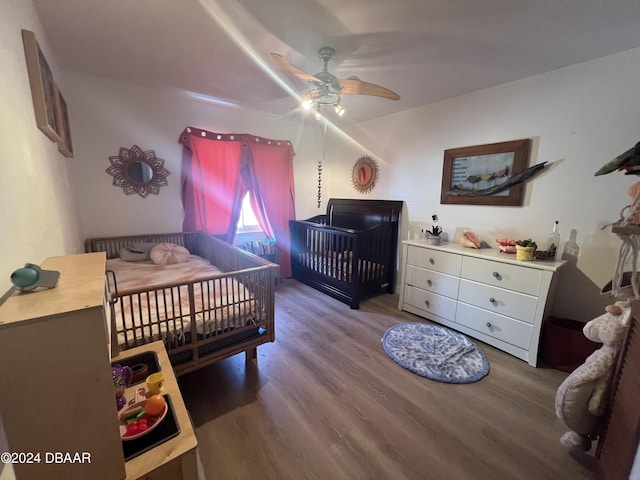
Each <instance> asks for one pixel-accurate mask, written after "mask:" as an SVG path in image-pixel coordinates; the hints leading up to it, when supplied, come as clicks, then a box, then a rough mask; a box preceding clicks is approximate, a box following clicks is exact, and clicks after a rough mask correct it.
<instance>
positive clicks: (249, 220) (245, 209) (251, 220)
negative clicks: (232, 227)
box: [236, 192, 262, 233]
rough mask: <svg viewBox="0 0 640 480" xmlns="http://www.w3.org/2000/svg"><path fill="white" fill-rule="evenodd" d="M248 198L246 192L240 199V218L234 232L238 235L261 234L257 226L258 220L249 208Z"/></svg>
mask: <svg viewBox="0 0 640 480" xmlns="http://www.w3.org/2000/svg"><path fill="white" fill-rule="evenodd" d="M249 198H250V197H249V192H247V194H246V195H245V196H244V198H243V199H242V210H241V211H240V218H239V219H238V227H237V230H236V231H237V232H238V233H248V232H262V229H261V228H260V225H258V219H257V218H256V216H255V214H254V213H253V209H252V208H251V202H250V200H249Z"/></svg>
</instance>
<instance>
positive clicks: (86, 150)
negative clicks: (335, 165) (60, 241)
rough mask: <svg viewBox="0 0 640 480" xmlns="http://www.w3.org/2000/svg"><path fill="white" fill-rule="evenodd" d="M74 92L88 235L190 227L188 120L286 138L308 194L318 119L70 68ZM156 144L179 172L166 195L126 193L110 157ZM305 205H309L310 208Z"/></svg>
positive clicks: (78, 172)
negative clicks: (184, 141)
mask: <svg viewBox="0 0 640 480" xmlns="http://www.w3.org/2000/svg"><path fill="white" fill-rule="evenodd" d="M65 80H66V83H67V84H68V85H70V89H69V90H70V91H72V94H70V95H69V98H67V102H68V103H69V109H70V111H71V115H72V117H73V118H74V119H75V120H76V121H75V122H74V125H73V127H74V131H73V138H74V148H75V151H76V157H77V159H78V161H77V162H76V163H75V164H74V168H73V173H72V178H73V187H74V189H75V191H76V194H77V197H78V199H79V206H78V209H79V215H80V225H81V233H82V236H83V238H87V237H92V236H101V235H106V236H111V235H124V234H135V233H162V232H178V231H181V230H182V220H183V210H182V203H181V198H180V164H181V158H182V146H181V145H180V144H179V143H178V138H179V136H180V133H181V132H182V130H183V129H184V128H185V127H187V126H192V127H197V128H202V129H205V130H210V131H215V132H222V133H251V134H254V135H259V136H262V137H267V138H274V139H285V140H290V141H291V142H292V143H293V146H294V149H295V151H296V156H295V157H294V171H295V174H296V192H297V194H298V195H299V196H304V194H305V192H306V191H308V190H309V188H310V184H313V182H314V178H315V176H314V175H315V173H314V172H313V169H314V168H315V163H314V162H315V160H314V155H315V152H316V151H318V149H319V143H318V142H319V138H320V137H319V136H318V135H317V132H316V131H317V129H316V128H315V126H314V125H313V124H305V123H300V122H295V121H291V120H288V119H281V118H278V117H274V116H271V115H266V114H261V113H257V112H250V111H247V110H241V109H236V108H230V107H222V106H218V105H214V104H211V103H205V102H202V101H197V100H191V99H187V98H183V97H181V96H177V95H173V94H169V93H165V92H160V91H154V90H149V89H144V88H139V87H134V86H131V85H126V84H122V83H116V82H112V81H109V80H105V79H99V78H94V77H88V76H84V75H78V74H72V73H67V74H66V78H65ZM133 145H138V146H139V147H140V148H142V149H143V150H145V151H147V150H154V151H155V154H156V156H157V157H159V158H162V159H164V160H165V168H167V169H168V170H169V171H170V172H171V173H170V175H169V176H168V177H167V181H168V183H169V185H168V186H166V187H161V188H160V193H159V194H158V195H149V196H147V197H146V198H142V197H140V196H139V195H137V194H134V195H125V193H124V191H123V189H122V188H121V187H115V186H113V185H112V182H113V177H112V176H110V175H109V174H108V173H106V169H107V168H108V167H109V165H110V162H109V157H110V156H114V155H118V153H119V149H120V147H125V148H127V149H128V148H131V147H132V146H133ZM303 210H304V209H303Z"/></svg>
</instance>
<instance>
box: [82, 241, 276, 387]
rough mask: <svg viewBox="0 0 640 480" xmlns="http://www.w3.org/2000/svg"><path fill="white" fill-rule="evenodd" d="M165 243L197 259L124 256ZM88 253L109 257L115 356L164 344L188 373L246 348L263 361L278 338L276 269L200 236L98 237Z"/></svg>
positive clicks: (179, 370) (174, 361)
mask: <svg viewBox="0 0 640 480" xmlns="http://www.w3.org/2000/svg"><path fill="white" fill-rule="evenodd" d="M164 242H168V243H173V244H177V245H181V246H183V247H185V248H187V249H188V250H189V253H190V254H191V255H190V256H189V258H188V259H187V260H186V261H185V262H184V263H181V264H177V265H166V266H159V265H154V264H153V262H151V261H141V262H131V261H124V256H123V258H120V254H121V252H123V251H124V250H134V251H135V250H136V249H137V248H138V247H136V246H143V245H145V246H149V245H153V244H160V243H164ZM85 251H87V252H99V251H104V252H106V253H107V270H108V275H107V280H108V285H109V295H110V299H111V300H110V303H111V309H110V310H111V313H110V315H111V319H110V321H111V350H112V352H111V353H112V356H114V355H116V354H117V353H118V352H119V351H120V350H125V349H128V348H133V347H136V346H139V345H144V344H146V343H150V342H153V341H156V340H162V341H164V344H165V347H166V349H167V353H168V354H169V358H170V359H171V363H172V365H173V368H174V370H175V373H176V374H177V375H181V374H184V373H187V372H190V371H193V370H196V369H198V368H200V367H203V366H206V365H209V364H211V363H213V362H216V361H218V360H221V359H223V358H227V357H229V356H231V355H235V354H236V353H240V352H243V351H244V352H246V354H247V358H255V356H256V348H257V347H258V346H259V345H261V344H263V343H266V342H273V341H274V339H275V329H274V299H275V280H276V276H277V273H278V268H279V267H278V265H276V264H273V263H270V262H269V261H267V260H264V259H262V258H260V257H258V256H256V255H253V254H251V253H248V252H245V251H243V250H240V249H238V248H236V247H234V246H233V245H230V244H228V243H226V242H224V241H222V240H220V239H218V238H215V237H212V236H208V235H205V234H203V233H194V232H189V233H171V234H151V235H133V236H124V237H105V238H90V239H87V240H86V242H85ZM129 260H130V259H129Z"/></svg>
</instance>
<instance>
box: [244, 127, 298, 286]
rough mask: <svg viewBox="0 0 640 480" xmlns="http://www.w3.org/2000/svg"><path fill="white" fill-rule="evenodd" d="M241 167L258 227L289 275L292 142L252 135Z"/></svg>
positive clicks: (292, 193) (294, 216)
mask: <svg viewBox="0 0 640 480" xmlns="http://www.w3.org/2000/svg"><path fill="white" fill-rule="evenodd" d="M248 150H249V153H250V155H249V157H248V162H247V163H246V165H245V166H244V168H243V170H242V177H243V179H244V181H245V184H246V186H247V189H248V190H249V192H250V193H249V194H250V196H251V206H252V208H253V211H254V213H255V214H256V217H257V218H258V223H259V224H260V227H261V228H262V230H263V231H264V232H265V233H266V234H267V235H268V236H270V237H274V238H275V239H276V248H277V249H278V262H279V264H280V274H281V275H282V276H283V277H290V276H291V258H290V251H291V236H290V233H289V220H295V218H296V212H295V190H294V181H293V156H294V155H295V153H294V151H293V146H292V145H291V143H290V142H282V141H277V140H268V139H262V138H258V137H253V138H252V139H251V140H249V142H248Z"/></svg>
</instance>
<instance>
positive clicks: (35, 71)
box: [22, 30, 61, 142]
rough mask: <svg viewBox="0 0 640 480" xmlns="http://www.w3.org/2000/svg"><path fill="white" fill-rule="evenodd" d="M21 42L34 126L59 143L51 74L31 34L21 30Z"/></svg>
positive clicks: (55, 101)
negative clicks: (25, 63) (31, 101)
mask: <svg viewBox="0 0 640 480" xmlns="http://www.w3.org/2000/svg"><path fill="white" fill-rule="evenodd" d="M22 42H23V44H24V53H25V58H26V61H27V71H28V73H29V86H30V88H31V98H32V100H33V109H34V112H35V116H36V125H37V126H38V128H39V129H40V130H42V131H43V132H44V134H45V135H46V136H47V137H49V138H50V139H51V140H52V141H54V142H59V141H60V140H61V137H60V124H59V121H60V120H59V115H58V112H57V100H56V85H55V81H54V78H53V72H52V71H51V68H50V67H49V63H48V62H47V59H46V58H45V56H44V54H43V53H42V50H41V49H40V45H38V42H37V41H36V36H35V34H34V33H33V32H31V31H29V30H22Z"/></svg>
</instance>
